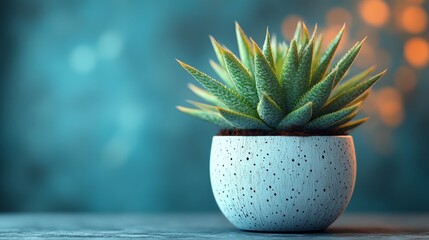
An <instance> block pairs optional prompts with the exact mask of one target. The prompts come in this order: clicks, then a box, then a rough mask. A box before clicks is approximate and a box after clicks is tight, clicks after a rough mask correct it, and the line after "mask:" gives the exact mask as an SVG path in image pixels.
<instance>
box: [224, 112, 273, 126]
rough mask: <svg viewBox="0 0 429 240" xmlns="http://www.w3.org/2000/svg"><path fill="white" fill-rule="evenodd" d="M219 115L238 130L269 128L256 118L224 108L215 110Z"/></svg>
mask: <svg viewBox="0 0 429 240" xmlns="http://www.w3.org/2000/svg"><path fill="white" fill-rule="evenodd" d="M217 110H218V112H219V114H220V115H221V116H222V117H223V118H224V119H226V120H227V121H228V122H230V123H231V124H232V125H233V126H234V127H236V128H239V129H263V130H269V129H270V127H269V126H267V125H266V124H265V123H264V122H263V121H261V120H260V119H258V118H255V117H252V116H250V115H246V114H243V113H239V112H235V111H230V110H227V109H224V108H217Z"/></svg>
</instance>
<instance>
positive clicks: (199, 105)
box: [187, 100, 217, 112]
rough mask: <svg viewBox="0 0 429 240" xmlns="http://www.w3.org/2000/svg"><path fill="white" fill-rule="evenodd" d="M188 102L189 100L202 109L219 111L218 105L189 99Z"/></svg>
mask: <svg viewBox="0 0 429 240" xmlns="http://www.w3.org/2000/svg"><path fill="white" fill-rule="evenodd" d="M187 102H189V103H190V104H192V105H194V106H195V107H197V108H199V109H201V110H206V111H212V112H217V109H216V106H213V105H209V104H205V103H200V102H195V101H192V100H188V101H187Z"/></svg>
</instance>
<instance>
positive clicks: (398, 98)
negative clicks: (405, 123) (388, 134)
mask: <svg viewBox="0 0 429 240" xmlns="http://www.w3.org/2000/svg"><path fill="white" fill-rule="evenodd" d="M375 106H376V108H377V112H378V115H379V117H380V119H381V121H382V122H383V123H384V124H386V125H387V126H389V127H396V126H398V125H399V124H400V123H401V122H402V119H403V117H404V114H403V106H402V95H401V93H400V92H399V91H398V90H397V89H395V88H393V87H385V88H382V89H381V90H380V91H378V92H377V93H376V101H375Z"/></svg>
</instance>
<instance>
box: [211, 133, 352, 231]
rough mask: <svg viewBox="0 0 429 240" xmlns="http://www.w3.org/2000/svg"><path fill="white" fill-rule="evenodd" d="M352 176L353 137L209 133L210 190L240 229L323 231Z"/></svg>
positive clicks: (346, 195)
mask: <svg viewBox="0 0 429 240" xmlns="http://www.w3.org/2000/svg"><path fill="white" fill-rule="evenodd" d="M355 178H356V157H355V150H354V144H353V138H352V137H351V136H311V137H292V136H215V137H213V143H212V149H211V159H210V179H211V185H212V188H213V193H214V196H215V199H216V202H217V204H218V206H219V208H220V209H221V211H222V212H223V214H224V215H225V216H226V217H227V218H228V220H229V221H230V222H231V223H232V224H234V225H235V226H236V227H238V228H240V229H243V230H251V231H273V232H275V231H284V232H297V231H319V230H323V229H326V228H327V227H328V226H329V225H330V224H332V223H333V222H334V221H335V219H337V217H338V216H340V214H341V213H342V212H343V211H344V209H345V208H346V207H347V204H348V203H349V201H350V198H351V196H352V193H353V188H354V184H355Z"/></svg>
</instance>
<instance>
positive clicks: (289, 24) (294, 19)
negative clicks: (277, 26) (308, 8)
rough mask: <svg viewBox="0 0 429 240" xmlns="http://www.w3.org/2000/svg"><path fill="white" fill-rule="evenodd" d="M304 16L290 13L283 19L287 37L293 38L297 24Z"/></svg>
mask: <svg viewBox="0 0 429 240" xmlns="http://www.w3.org/2000/svg"><path fill="white" fill-rule="evenodd" d="M299 21H302V18H301V17H300V16H298V15H290V16H288V17H286V18H285V19H284V20H283V23H282V33H283V36H284V38H285V39H288V40H291V39H292V38H293V34H294V32H295V28H296V25H297V24H298V22H299Z"/></svg>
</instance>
